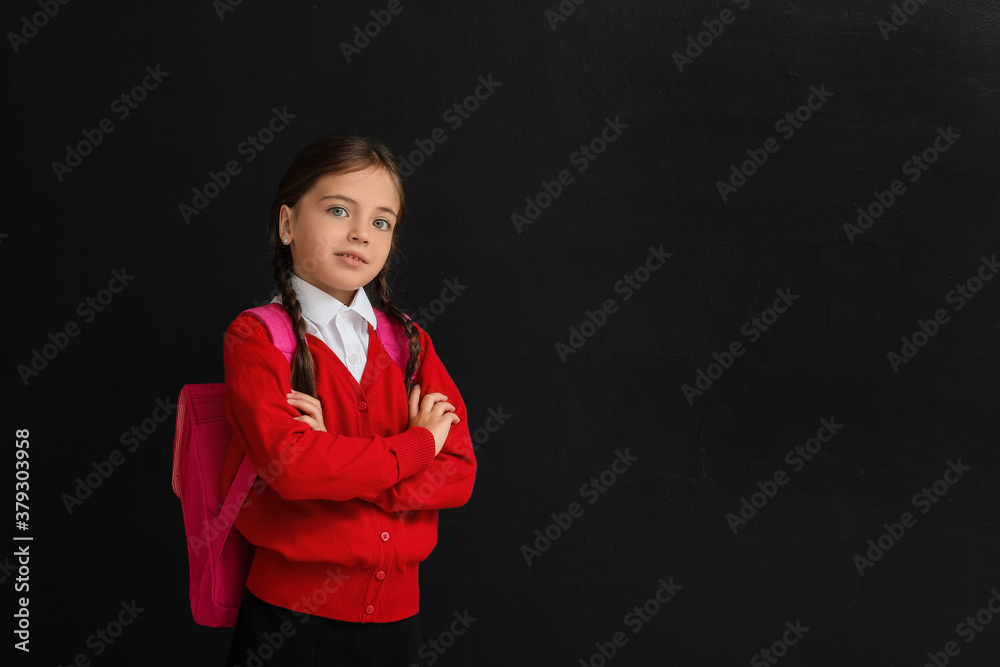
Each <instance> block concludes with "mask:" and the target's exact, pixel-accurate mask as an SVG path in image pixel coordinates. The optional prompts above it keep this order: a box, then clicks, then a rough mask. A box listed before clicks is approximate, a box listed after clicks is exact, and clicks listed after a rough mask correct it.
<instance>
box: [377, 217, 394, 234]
mask: <svg viewBox="0 0 1000 667" xmlns="http://www.w3.org/2000/svg"><path fill="white" fill-rule="evenodd" d="M379 222H384V223H385V227H377V229H381V230H382V231H386V232H387V231H389V230H390V229H392V225H391V224H389V221H388V220H386V219H385V218H377V219H375V221H374V222H373V224H376V223H379Z"/></svg>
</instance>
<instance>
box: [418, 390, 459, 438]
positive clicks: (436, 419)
mask: <svg viewBox="0 0 1000 667" xmlns="http://www.w3.org/2000/svg"><path fill="white" fill-rule="evenodd" d="M447 398H448V397H447V396H445V395H444V394H440V393H433V394H425V395H424V397H423V398H421V397H420V385H419V384H415V385H413V387H412V388H411V389H410V427H413V426H423V427H424V428H426V429H427V430H429V431H430V432H431V433H432V434H433V435H434V456H437V455H438V454H439V453H441V448H443V447H444V441H445V438H447V437H448V432H449V431H451V425H452V424H457V423H458V422H460V421H461V419H459V417H458V415H456V414H455V406H454V405H452V404H451V403H449V402H448V401H447V400H446V399H447Z"/></svg>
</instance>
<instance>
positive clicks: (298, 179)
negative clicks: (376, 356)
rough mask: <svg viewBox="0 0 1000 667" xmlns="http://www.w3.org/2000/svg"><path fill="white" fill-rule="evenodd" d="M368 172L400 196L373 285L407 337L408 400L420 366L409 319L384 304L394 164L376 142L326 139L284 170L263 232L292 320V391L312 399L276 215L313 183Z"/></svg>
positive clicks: (302, 330)
mask: <svg viewBox="0 0 1000 667" xmlns="http://www.w3.org/2000/svg"><path fill="white" fill-rule="evenodd" d="M373 167H374V168H380V169H384V170H385V171H386V172H387V173H388V174H389V176H390V177H391V178H392V180H393V181H394V182H395V184H396V189H397V191H398V193H399V212H398V215H397V217H396V225H395V229H394V232H393V235H392V243H391V245H390V247H389V256H388V257H387V258H386V261H385V264H384V265H383V266H382V270H381V271H379V272H378V275H377V276H375V278H374V279H373V280H372V282H373V283H374V284H375V290H376V293H377V295H378V298H379V299H380V300H381V307H382V310H384V311H385V313H386V314H387V315H388V316H389V317H391V318H392V319H394V320H395V321H397V322H399V323H400V324H402V325H403V328H404V330H405V331H406V335H407V337H409V339H410V358H409V361H408V362H407V364H406V372H405V373H404V376H405V377H404V386H405V388H406V394H407V396H408V395H409V393H410V378H411V377H412V376H413V374H414V373H415V372H416V371H417V368H418V367H419V365H420V338H419V334H418V333H417V330H416V328H415V327H414V325H413V323H412V322H411V321H410V319H409V318H408V317H405V316H404V315H403V311H401V310H400V309H399V308H397V307H396V306H395V305H394V304H393V303H392V301H390V300H389V284H388V273H389V270H390V268H391V265H392V260H393V257H394V256H395V254H396V237H397V236H398V235H399V230H400V225H401V223H402V222H403V219H404V217H405V212H406V196H405V192H404V186H403V177H402V175H401V174H400V170H399V162H398V160H397V159H396V156H395V155H393V153H392V151H390V150H389V148H388V147H387V146H385V145H384V144H383V143H381V142H380V141H377V140H375V139H371V138H369V137H361V136H357V135H353V134H346V135H339V136H331V137H326V138H324V139H320V140H319V141H316V142H314V143H312V144H309V145H308V146H306V147H305V148H304V149H302V152H300V153H299V154H298V155H297V156H296V157H295V159H294V160H292V164H291V165H289V167H288V170H287V171H286V172H285V175H284V176H283V177H282V178H281V182H280V183H279V184H278V192H277V194H276V195H275V197H274V202H273V203H272V204H271V213H270V217H269V220H268V227H267V229H268V237H269V239H270V243H271V252H272V254H273V264H274V279H275V281H276V282H277V287H278V293H279V294H281V300H282V303H283V304H284V305H285V309H286V310H287V311H288V316H289V317H290V318H291V319H292V326H293V327H294V329H295V337H296V338H297V339H298V341H299V345H298V346H297V347H296V349H295V357H294V358H293V359H292V388H293V389H295V390H296V391H301V392H303V393H306V394H309V395H310V396H316V367H315V365H314V363H313V357H312V353H311V352H310V351H309V347H308V346H307V345H305V336H306V323H305V320H304V319H303V318H302V306H301V304H300V303H299V300H298V297H297V295H296V293H295V289H294V288H293V287H292V281H291V278H292V273H293V269H294V265H293V263H292V251H291V249H290V248H289V247H288V246H286V245H285V244H283V243H282V242H281V239H280V238H279V236H280V234H279V232H280V230H279V229H278V224H279V222H280V218H279V213H280V211H281V206H282V205H283V204H285V205H288V206H289V207H294V206H295V205H296V204H297V203H298V201H299V199H300V198H301V197H302V196H303V195H304V194H305V193H306V192H308V191H309V189H310V188H311V187H312V186H313V184H314V183H315V182H316V181H317V180H319V179H320V178H322V177H324V176H328V175H330V174H345V173H350V172H353V171H360V170H362V169H369V168H373ZM369 284H371V283H369ZM361 289H364V287H362V288H361Z"/></svg>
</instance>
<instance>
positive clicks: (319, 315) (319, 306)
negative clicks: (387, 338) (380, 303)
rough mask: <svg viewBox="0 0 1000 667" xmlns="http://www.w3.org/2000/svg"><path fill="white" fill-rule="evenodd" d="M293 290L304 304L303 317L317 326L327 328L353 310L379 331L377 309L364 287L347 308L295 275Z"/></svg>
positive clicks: (360, 288)
mask: <svg viewBox="0 0 1000 667" xmlns="http://www.w3.org/2000/svg"><path fill="white" fill-rule="evenodd" d="M292 288H293V289H294V290H295V294H296V295H297V296H298V298H299V303H300V304H302V315H303V316H304V317H306V318H308V319H309V320H312V321H313V322H315V323H316V325H317V326H326V325H327V323H329V322H330V320H332V319H333V318H334V316H336V314H337V313H339V312H340V311H342V310H353V311H354V312H356V313H357V314H358V315H360V316H361V317H363V318H364V319H365V320H367V321H368V322H369V323H370V324H371V325H372V328H373V329H378V320H377V319H376V317H375V309H374V308H372V304H371V301H369V300H368V295H367V294H366V293H365V288H364V287H359V288H358V290H357V291H356V292H355V293H354V298H353V299H351V304H350V305H349V306H345V305H344V304H343V303H341V302H340V300H339V299H337V298H335V297H333V296H331V295H329V294H327V293H326V292H324V291H323V290H321V289H320V288H318V287H316V286H315V285H312V284H310V283H308V282H306V281H305V280H303V279H302V278H299V277H298V276H297V275H295V274H294V273H293V274H292ZM275 298H276V299H278V298H280V297H275Z"/></svg>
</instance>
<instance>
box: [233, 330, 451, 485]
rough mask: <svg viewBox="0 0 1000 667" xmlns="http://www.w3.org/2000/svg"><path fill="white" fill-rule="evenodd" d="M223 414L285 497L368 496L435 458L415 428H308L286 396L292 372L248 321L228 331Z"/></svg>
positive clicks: (427, 437)
mask: <svg viewBox="0 0 1000 667" xmlns="http://www.w3.org/2000/svg"><path fill="white" fill-rule="evenodd" d="M223 360H224V363H225V372H226V375H225V379H226V382H225V387H226V388H225V396H226V416H227V417H228V418H229V422H230V424H231V425H232V427H233V430H234V432H235V433H236V434H237V435H238V436H239V437H240V439H241V441H242V442H243V443H244V446H245V448H246V452H247V456H249V457H250V460H251V461H252V462H253V464H254V467H255V468H257V471H258V473H259V474H260V475H261V477H263V478H264V480H265V481H266V482H267V483H268V485H269V486H270V487H271V488H273V489H274V491H275V492H277V493H278V495H280V496H282V497H284V498H287V499H290V500H301V499H326V500H350V499H353V498H370V497H373V496H375V495H377V494H378V493H379V492H381V491H383V490H384V489H387V488H389V487H391V486H392V485H393V484H396V483H397V482H398V481H399V480H400V479H401V475H405V474H412V473H413V472H415V471H417V470H422V469H424V468H425V467H426V466H427V465H428V464H429V463H430V462H431V460H432V459H433V458H434V435H433V434H432V433H431V432H430V431H429V430H428V429H426V428H422V427H413V428H408V429H407V430H405V431H403V432H402V433H399V434H397V435H391V436H372V437H353V436H345V435H343V434H339V433H328V432H326V431H314V430H312V429H311V428H310V427H309V426H308V425H307V424H305V423H304V422H301V421H298V420H296V419H295V417H298V416H299V414H300V412H299V411H298V410H297V409H296V408H295V407H294V406H292V405H291V404H290V403H289V402H288V400H287V398H286V394H288V392H290V391H291V368H290V367H289V364H288V361H287V360H286V359H285V356H284V354H282V352H281V351H280V350H279V349H278V348H277V347H275V346H274V344H273V343H272V342H271V341H270V339H269V338H268V335H267V329H266V328H265V327H264V326H263V325H262V324H260V323H259V322H257V321H256V320H254V319H253V318H249V317H240V318H237V319H236V320H235V321H234V322H233V323H232V324H230V326H229V328H228V330H227V331H226V336H225V341H224V350H223Z"/></svg>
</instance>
